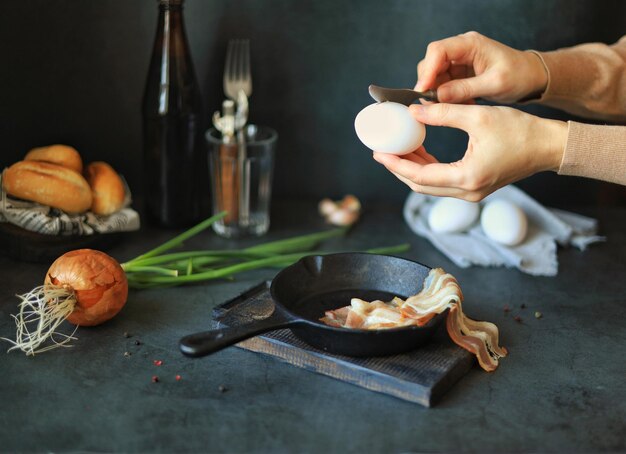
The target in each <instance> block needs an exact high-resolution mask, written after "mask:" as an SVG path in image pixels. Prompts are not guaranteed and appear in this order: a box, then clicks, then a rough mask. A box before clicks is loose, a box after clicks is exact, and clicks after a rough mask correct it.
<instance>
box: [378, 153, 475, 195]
mask: <svg viewBox="0 0 626 454" xmlns="http://www.w3.org/2000/svg"><path fill="white" fill-rule="evenodd" d="M374 159H375V160H376V161H377V162H379V163H380V164H382V165H384V166H385V167H386V168H387V170H389V171H390V172H392V173H394V174H396V175H398V176H401V177H403V178H405V179H406V180H409V181H411V182H412V183H414V184H416V185H418V186H431V187H439V188H460V187H461V183H462V181H463V174H462V169H461V168H460V167H459V165H458V163H453V164H441V163H438V162H425V160H424V161H422V162H416V161H413V160H411V159H403V158H402V157H400V156H395V155H390V154H386V153H374ZM422 159H424V158H422Z"/></svg>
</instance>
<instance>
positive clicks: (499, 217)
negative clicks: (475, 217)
mask: <svg viewBox="0 0 626 454" xmlns="http://www.w3.org/2000/svg"><path fill="white" fill-rule="evenodd" d="M480 225H481V227H482V228H483V232H485V235H487V236H488V237H489V238H491V239H492V240H493V241H496V242H498V243H501V244H504V245H507V246H516V245H518V244H520V243H521V242H522V241H524V239H525V238H526V233H527V232H528V218H527V217H526V213H524V211H523V210H522V209H521V208H520V207H518V206H517V205H515V204H514V203H512V202H509V201H508V200H503V199H496V200H493V201H490V202H487V203H486V204H485V206H484V207H483V211H482V214H481V215H480Z"/></svg>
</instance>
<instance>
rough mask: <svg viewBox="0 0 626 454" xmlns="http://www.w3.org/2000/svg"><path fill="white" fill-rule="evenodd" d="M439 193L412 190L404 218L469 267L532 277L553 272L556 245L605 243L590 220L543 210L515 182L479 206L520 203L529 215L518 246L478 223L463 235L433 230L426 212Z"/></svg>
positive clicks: (423, 234)
mask: <svg viewBox="0 0 626 454" xmlns="http://www.w3.org/2000/svg"><path fill="white" fill-rule="evenodd" d="M438 199H439V198H438V197H434V196H429V195H424V194H418V193H415V192H412V193H411V194H410V195H409V197H408V198H407V199H406V202H405V204H404V212H403V215H404V219H405V221H406V222H407V224H408V225H409V227H410V228H411V230H413V232H415V233H417V234H418V235H420V236H422V237H424V238H427V239H428V240H429V241H430V242H431V243H432V244H433V245H434V246H435V247H436V248H437V249H439V250H440V251H441V252H442V253H443V254H445V255H446V256H447V257H448V258H449V259H450V260H452V261H453V262H454V263H455V264H456V265H458V266H460V267H462V268H468V267H470V266H472V265H479V266H506V267H509V268H513V267H515V268H518V269H519V270H520V271H523V272H525V273H528V274H532V275H535V276H555V275H556V274H557V273H558V267H559V264H558V257H557V246H558V245H561V246H574V247H577V248H578V249H580V250H584V249H585V248H586V247H587V246H588V245H589V244H591V243H594V242H598V241H605V240H606V238H605V237H603V236H598V235H597V234H596V233H597V229H598V223H597V221H596V220H595V219H592V218H589V217H586V216H581V215H579V214H576V213H571V212H568V211H563V210H558V209H555V208H546V207H544V206H543V205H541V204H540V203H539V202H537V201H536V200H535V199H533V198H532V197H530V196H529V195H528V194H526V193H525V192H524V191H522V190H521V189H519V188H517V187H516V186H513V185H509V186H505V187H503V188H501V189H499V190H497V191H496V192H494V193H493V194H491V195H489V196H488V197H486V198H485V199H484V200H483V201H482V202H480V204H481V208H482V206H484V204H485V203H487V202H489V201H491V200H495V199H504V200H508V201H509V202H512V203H514V204H516V205H517V206H518V207H520V208H521V209H522V210H523V211H524V213H526V216H527V217H528V233H527V235H526V238H525V239H524V241H523V242H522V243H521V244H519V245H517V246H505V245H502V244H499V243H497V242H495V241H493V240H491V239H490V238H488V237H487V236H486V235H485V234H484V232H483V230H482V228H481V227H480V221H477V222H476V223H475V224H474V225H473V226H471V227H470V228H469V229H468V230H467V232H464V233H435V232H433V231H432V230H431V229H430V226H429V225H428V214H429V212H430V209H431V208H432V205H433V204H434V203H435V202H436V201H437V200H438Z"/></svg>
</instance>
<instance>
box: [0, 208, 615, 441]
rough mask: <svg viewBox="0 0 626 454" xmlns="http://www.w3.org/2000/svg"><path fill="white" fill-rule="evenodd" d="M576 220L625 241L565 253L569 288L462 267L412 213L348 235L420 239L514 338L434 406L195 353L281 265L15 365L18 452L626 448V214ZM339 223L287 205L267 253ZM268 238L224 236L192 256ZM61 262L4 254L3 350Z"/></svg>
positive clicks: (128, 248) (7, 391) (132, 250)
mask: <svg viewBox="0 0 626 454" xmlns="http://www.w3.org/2000/svg"><path fill="white" fill-rule="evenodd" d="M576 211H578V212H579V213H582V214H587V215H590V216H594V217H596V218H598V219H599V221H600V226H601V233H602V234H604V235H606V236H607V237H608V241H607V242H606V243H600V244H595V245H592V246H591V247H589V249H587V250H586V251H584V252H581V251H579V250H577V249H560V250H559V262H560V265H559V274H558V276H556V277H533V276H529V275H526V274H523V273H521V272H519V271H517V270H513V269H504V268H469V269H461V268H458V267H456V266H455V265H454V264H453V263H451V262H450V261H449V260H448V259H447V258H446V257H445V256H443V255H442V254H440V253H439V252H438V251H437V250H436V249H435V248H434V247H433V246H431V244H430V243H428V242H427V241H426V240H424V239H422V238H419V237H417V236H415V235H414V234H412V233H411V231H410V230H409V229H408V228H407V226H406V225H405V224H404V222H403V220H402V217H401V207H400V206H384V205H378V206H366V207H365V210H364V213H363V216H362V219H361V221H360V222H359V223H358V224H357V225H356V226H355V228H354V229H353V230H352V231H351V232H350V234H349V235H348V236H347V237H346V238H343V239H337V240H333V241H331V242H329V243H327V244H326V246H325V248H340V249H354V250H356V249H365V248H368V247H374V246H382V245H392V244H398V243H402V242H410V243H411V245H412V248H411V250H410V251H409V252H407V253H405V254H403V256H405V257H408V258H411V259H414V260H418V261H420V262H422V263H425V264H427V265H430V266H440V267H443V268H444V269H446V270H447V271H449V272H451V273H452V274H454V275H455V276H456V277H457V279H458V280H459V282H460V284H461V287H462V289H463V293H464V295H465V303H464V309H465V311H466V312H467V314H468V315H469V316H471V317H473V318H476V319H484V320H489V321H492V322H495V323H496V324H497V325H498V326H499V328H500V331H501V341H502V344H503V345H505V346H506V347H507V348H508V349H509V352H510V355H509V356H508V357H507V358H505V359H503V360H502V362H501V366H500V368H499V369H498V370H497V371H496V372H494V373H491V374H489V373H486V372H483V371H482V370H481V369H480V368H479V367H478V366H475V367H474V368H473V369H472V370H471V371H470V372H469V373H468V374H467V375H466V376H465V377H463V378H462V379H461V380H460V381H459V382H458V383H457V384H456V385H455V386H454V387H453V388H452V389H451V391H450V392H448V394H447V395H446V396H444V398H443V399H442V400H441V401H440V402H439V403H438V404H437V405H436V406H435V407H433V408H428V409H427V408H424V407H421V406H419V405H417V404H414V403H409V402H405V401H402V400H399V399H396V398H393V397H389V396H387V395H384V394H380V393H376V392H372V391H368V390H365V389H361V388H359V387H357V386H354V385H350V384H346V383H342V382H340V381H337V380H334V379H332V378H329V377H326V376H322V375H318V374H315V373H312V372H309V371H307V370H304V369H299V368H297V367H293V366H291V365H288V364H285V363H282V362H280V361H277V360H275V359H273V358H271V357H267V356H263V355H260V354H256V353H251V352H248V351H245V350H242V349H239V348H236V347H231V348H228V349H226V350H223V351H221V352H219V353H216V354H214V355H212V356H210V357H206V358H202V359H190V358H186V357H184V356H182V355H181V354H180V352H179V350H178V346H177V343H178V340H179V338H180V337H181V336H183V335H185V334H189V333H193V332H196V331H200V330H203V329H206V327H207V326H208V321H209V318H210V314H211V309H212V308H213V307H214V306H216V305H218V304H219V303H222V302H224V301H225V300H227V299H229V298H231V297H233V296H235V295H237V294H238V293H240V292H241V291H243V290H245V289H247V288H249V287H251V286H253V285H254V284H257V283H258V282H260V281H262V280H263V279H268V278H271V277H272V276H273V275H274V274H275V273H276V270H272V269H266V270H257V271H252V272H248V273H246V274H242V275H238V276H237V277H236V279H235V280H232V281H215V282H211V283H206V284H199V285H193V286H189V287H184V288H169V289H161V290H141V291H131V293H130V295H129V299H128V303H127V305H126V306H125V307H124V309H123V310H122V312H120V314H119V315H118V316H116V317H115V318H114V319H113V320H111V321H110V322H107V323H105V324H103V325H101V326H99V327H94V328H80V329H79V330H78V332H77V336H78V340H77V341H76V342H75V343H74V346H73V348H67V349H59V350H55V351H51V352H48V353H44V354H42V355H38V356H35V357H26V356H25V355H23V354H22V353H17V352H12V353H10V354H6V355H2V356H0V371H1V372H2V374H1V375H2V376H1V378H0V451H2V452H21V451H39V452H43V451H46V452H65V451H83V452H84V451H87V452H120V451H123V452H129V451H134V452H136V451H143V452H146V451H149V452H153V451H164V452H174V451H176V452H180V451H183V452H207V451H219V452H255V451H256V452H276V451H289V452H331V451H332V452H345V451H356V452H423V451H428V452H430V451H447V452H450V451H478V452H486V451H533V452H537V451H539V452H545V451H561V452H575V451H583V452H589V451H600V450H604V451H624V450H626V436H625V433H626V354H625V353H626V323H625V322H624V320H625V319H626V283H625V280H624V276H626V259H625V257H626V228H625V226H626V209H624V208H612V209H602V210H601V209H596V208H593V209H591V208H587V209H585V208H580V209H578V210H576ZM321 228H324V225H323V223H322V221H321V220H320V219H319V218H318V216H317V213H316V202H315V201H310V202H304V201H303V202H300V203H287V202H285V203H276V204H275V205H274V208H273V212H272V227H271V230H270V233H269V234H268V236H267V237H266V238H264V240H270V239H278V238H284V237H287V236H291V235H296V234H301V233H307V232H311V231H315V230H318V229H321ZM174 233H176V232H172V231H165V230H157V229H144V230H142V231H140V232H136V233H133V234H130V235H128V237H127V238H126V239H125V240H124V241H123V242H122V243H120V244H119V245H117V246H115V247H114V248H113V249H111V250H110V251H109V253H110V254H111V255H113V256H114V257H116V258H117V259H118V260H120V261H124V260H127V259H130V258H132V257H134V256H135V255H138V254H139V253H141V252H144V251H146V250H147V249H149V248H150V247H152V246H154V245H157V244H159V243H160V242H162V241H164V240H166V239H167V238H169V237H171V236H172V235H173V234H174ZM258 241H259V240H239V241H229V240H225V239H222V238H219V237H217V236H216V235H215V234H213V233H212V232H206V233H204V234H201V235H200V236H199V237H198V238H196V239H195V240H194V241H193V242H191V246H195V247H206V248H224V247H231V246H232V247H240V246H244V245H250V244H255V243H256V242H258ZM48 265H49V264H33V263H25V262H18V261H15V260H13V259H10V258H7V257H0V272H1V273H2V275H3V276H5V278H4V282H3V284H2V286H1V287H0V337H9V338H13V337H14V328H15V327H14V323H13V320H12V319H11V317H10V314H12V313H15V312H16V305H17V301H18V300H17V298H16V297H15V294H16V293H22V292H25V291H27V290H28V289H30V288H32V287H33V286H36V285H39V284H40V283H41V282H42V280H43V276H44V274H45V272H46V270H47V268H48ZM505 305H508V306H509V307H511V308H512V309H513V310H512V311H511V312H508V313H507V312H505V311H504V310H503V308H504V307H505ZM522 305H525V307H524V308H522V307H521V306H522ZM535 311H540V312H541V313H542V314H543V317H542V318H541V319H536V318H535V317H534V313H535ZM516 315H519V316H520V317H521V318H522V322H521V323H519V322H517V321H515V320H514V316H516ZM124 333H128V334H129V335H130V337H125V335H124ZM135 341H140V345H136V342H135ZM0 345H4V346H5V347H7V348H8V347H9V344H7V343H2V344H0ZM125 352H128V353H130V356H128V355H125ZM155 360H159V361H162V364H161V366H156V365H155V364H154V361H155ZM154 375H158V377H159V379H160V380H159V382H158V383H153V382H152V377H153V376H154ZM176 375H180V376H181V379H180V380H176V378H175V377H176Z"/></svg>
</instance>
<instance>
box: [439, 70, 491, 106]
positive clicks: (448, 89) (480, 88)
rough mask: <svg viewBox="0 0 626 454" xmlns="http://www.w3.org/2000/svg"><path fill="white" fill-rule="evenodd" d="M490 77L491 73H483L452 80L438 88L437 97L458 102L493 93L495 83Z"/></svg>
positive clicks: (442, 100)
mask: <svg viewBox="0 0 626 454" xmlns="http://www.w3.org/2000/svg"><path fill="white" fill-rule="evenodd" d="M488 79H489V74H488V73H483V74H480V75H478V76H475V77H468V78H464V79H454V80H451V81H449V82H446V83H443V84H441V85H440V86H439V88H437V97H438V98H439V101H441V102H449V103H454V104H457V103H462V102H466V101H469V100H470V99H476V98H480V97H481V96H490V95H493V91H494V90H493V87H494V84H493V82H490V81H489V80H488Z"/></svg>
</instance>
